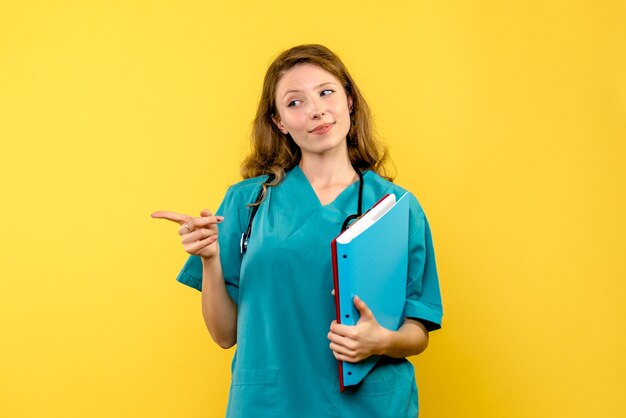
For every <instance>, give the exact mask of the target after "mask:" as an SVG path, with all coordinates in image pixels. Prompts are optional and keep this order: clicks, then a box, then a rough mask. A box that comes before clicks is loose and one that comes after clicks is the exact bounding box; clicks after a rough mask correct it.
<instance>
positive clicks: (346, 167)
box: [300, 156, 358, 187]
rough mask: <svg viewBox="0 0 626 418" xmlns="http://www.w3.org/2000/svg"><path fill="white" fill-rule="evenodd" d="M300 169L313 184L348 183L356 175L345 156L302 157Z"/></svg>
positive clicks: (353, 179) (355, 177)
mask: <svg viewBox="0 0 626 418" xmlns="http://www.w3.org/2000/svg"><path fill="white" fill-rule="evenodd" d="M300 169H301V170H302V172H303V173H304V175H305V176H306V177H307V179H308V180H309V182H310V183H311V184H313V185H319V186H322V187H323V186H328V185H334V184H350V183H352V182H354V181H355V180H356V179H357V178H358V176H357V174H356V171H354V168H353V167H352V164H351V163H350V159H349V158H348V157H347V156H346V157H345V158H334V159H329V158H314V157H309V158H304V156H303V158H302V160H301V161H300Z"/></svg>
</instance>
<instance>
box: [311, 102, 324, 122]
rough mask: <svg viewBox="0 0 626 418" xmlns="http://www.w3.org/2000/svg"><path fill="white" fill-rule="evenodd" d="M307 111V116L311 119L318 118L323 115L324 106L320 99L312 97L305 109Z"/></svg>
mask: <svg viewBox="0 0 626 418" xmlns="http://www.w3.org/2000/svg"><path fill="white" fill-rule="evenodd" d="M307 111H308V112H309V116H310V117H311V119H315V118H319V117H321V116H323V115H324V113H325V112H324V104H323V103H322V101H321V98H320V97H314V98H312V99H311V100H309V105H308V107H307Z"/></svg>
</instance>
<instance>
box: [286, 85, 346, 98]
mask: <svg viewBox="0 0 626 418" xmlns="http://www.w3.org/2000/svg"><path fill="white" fill-rule="evenodd" d="M327 84H332V85H335V83H332V82H330V81H329V82H326V83H322V84H320V85H318V86H316V87H315V88H316V89H319V88H320V87H322V86H325V85H327ZM301 91H302V90H288V91H286V92H285V94H283V98H284V97H285V96H286V95H287V94H289V93H298V92H301Z"/></svg>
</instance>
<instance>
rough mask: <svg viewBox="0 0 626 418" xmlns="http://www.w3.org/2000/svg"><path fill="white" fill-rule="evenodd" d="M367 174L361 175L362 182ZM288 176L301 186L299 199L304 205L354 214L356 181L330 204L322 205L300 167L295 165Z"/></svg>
mask: <svg viewBox="0 0 626 418" xmlns="http://www.w3.org/2000/svg"><path fill="white" fill-rule="evenodd" d="M368 174H369V171H366V172H364V173H363V181H366V177H367V176H368ZM289 176H293V177H294V179H293V180H295V181H297V183H298V184H302V189H301V192H302V193H301V197H302V198H303V200H306V203H308V204H310V205H311V207H317V208H336V209H339V210H348V211H353V212H354V213H356V211H357V205H358V189H359V181H358V180H357V181H355V182H353V183H351V184H349V185H348V186H346V187H345V188H344V189H343V190H342V191H341V192H340V193H339V194H338V195H337V196H336V197H335V199H334V200H333V201H332V202H330V203H327V204H325V205H322V202H321V201H320V199H319V197H318V196H317V193H315V189H313V186H312V185H311V183H310V182H309V179H308V178H307V177H306V175H305V174H304V172H303V171H302V169H301V168H300V165H296V166H295V167H294V168H293V169H291V171H290V172H289ZM351 208H352V209H351Z"/></svg>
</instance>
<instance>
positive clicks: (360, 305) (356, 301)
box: [353, 296, 374, 319]
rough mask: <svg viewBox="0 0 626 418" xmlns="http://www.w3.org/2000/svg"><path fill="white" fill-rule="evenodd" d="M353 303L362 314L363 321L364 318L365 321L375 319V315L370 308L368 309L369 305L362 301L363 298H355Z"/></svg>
mask: <svg viewBox="0 0 626 418" xmlns="http://www.w3.org/2000/svg"><path fill="white" fill-rule="evenodd" d="M353 301H354V306H356V308H357V309H358V310H359V313H360V314H361V319H363V318H364V317H365V319H367V318H373V317H374V314H373V313H372V311H371V310H370V308H368V307H367V305H366V304H365V302H363V301H362V300H361V298H359V297H358V296H355V297H354V299H353Z"/></svg>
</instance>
